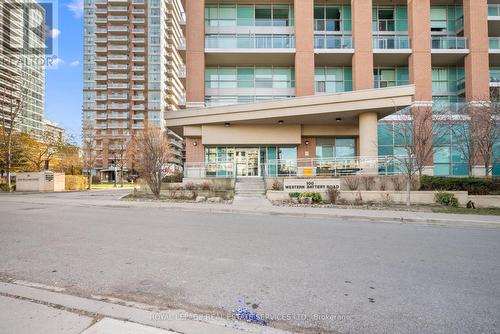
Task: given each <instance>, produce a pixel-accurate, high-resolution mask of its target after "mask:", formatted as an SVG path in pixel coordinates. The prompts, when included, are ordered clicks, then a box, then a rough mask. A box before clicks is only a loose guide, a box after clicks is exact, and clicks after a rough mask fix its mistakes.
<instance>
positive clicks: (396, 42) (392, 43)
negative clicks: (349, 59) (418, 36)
mask: <svg viewBox="0 0 500 334" xmlns="http://www.w3.org/2000/svg"><path fill="white" fill-rule="evenodd" d="M373 48H374V49H384V50H390V49H410V48H411V46H410V38H409V37H408V36H373Z"/></svg>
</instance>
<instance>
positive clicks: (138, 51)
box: [132, 48, 146, 53]
mask: <svg viewBox="0 0 500 334" xmlns="http://www.w3.org/2000/svg"><path fill="white" fill-rule="evenodd" d="M132 52H134V53H145V52H146V49H144V48H132Z"/></svg>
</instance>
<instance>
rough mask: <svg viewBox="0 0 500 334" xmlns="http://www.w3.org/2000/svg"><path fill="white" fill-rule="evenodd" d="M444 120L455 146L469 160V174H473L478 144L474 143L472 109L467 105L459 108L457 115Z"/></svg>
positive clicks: (465, 159)
mask: <svg viewBox="0 0 500 334" xmlns="http://www.w3.org/2000/svg"><path fill="white" fill-rule="evenodd" d="M453 116H454V117H452V116H451V115H450V117H448V118H447V119H446V120H442V123H446V124H447V125H446V127H447V128H448V130H447V131H449V132H450V134H451V135H452V136H453V147H454V149H455V150H457V152H458V153H459V154H460V156H461V157H462V158H463V159H464V161H466V162H467V174H468V176H472V172H473V169H474V162H475V158H476V145H475V144H474V137H475V134H474V125H473V123H472V119H473V118H472V117H471V116H472V115H471V109H470V108H468V107H467V105H465V106H464V107H463V108H460V109H459V110H457V112H456V113H455V115H453Z"/></svg>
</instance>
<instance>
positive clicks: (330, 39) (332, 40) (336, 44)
mask: <svg viewBox="0 0 500 334" xmlns="http://www.w3.org/2000/svg"><path fill="white" fill-rule="evenodd" d="M314 48H315V49H352V36H350V35H344V36H335V35H315V36H314Z"/></svg>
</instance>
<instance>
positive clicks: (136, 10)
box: [132, 8, 146, 16]
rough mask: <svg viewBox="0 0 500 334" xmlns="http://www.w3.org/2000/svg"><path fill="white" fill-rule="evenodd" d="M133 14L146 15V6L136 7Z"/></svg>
mask: <svg viewBox="0 0 500 334" xmlns="http://www.w3.org/2000/svg"><path fill="white" fill-rule="evenodd" d="M132 14H134V15H141V16H142V15H146V11H145V10H144V8H134V9H133V10H132Z"/></svg>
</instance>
